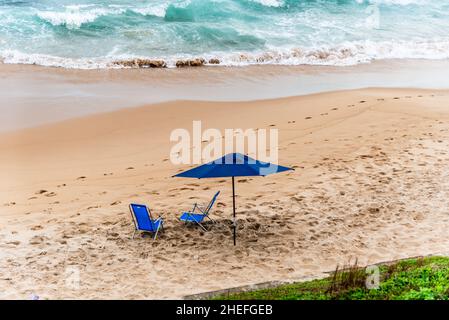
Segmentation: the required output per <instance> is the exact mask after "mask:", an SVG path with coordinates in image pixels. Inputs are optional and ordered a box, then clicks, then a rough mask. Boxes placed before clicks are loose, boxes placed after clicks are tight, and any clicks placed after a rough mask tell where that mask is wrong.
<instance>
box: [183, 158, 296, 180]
mask: <svg viewBox="0 0 449 320" xmlns="http://www.w3.org/2000/svg"><path fill="white" fill-rule="evenodd" d="M287 170H293V169H292V168H288V167H284V166H279V165H275V164H271V163H269V162H262V161H258V160H255V159H253V158H250V157H248V156H246V155H243V154H241V153H230V154H227V155H225V156H224V157H221V158H219V159H217V160H215V161H212V162H209V163H206V164H203V165H201V166H198V167H196V168H193V169H190V170H187V171H184V172H181V173H179V174H177V175H175V177H185V178H199V179H201V178H219V177H243V176H245V177H246V176H266V175H269V174H273V173H279V172H283V171H287Z"/></svg>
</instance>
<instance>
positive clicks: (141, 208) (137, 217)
mask: <svg viewBox="0 0 449 320" xmlns="http://www.w3.org/2000/svg"><path fill="white" fill-rule="evenodd" d="M129 209H130V210H131V214H132V216H133V221H134V225H135V227H136V229H137V230H147V231H154V223H153V220H152V219H151V213H150V211H149V210H148V208H147V206H145V205H143V204H135V203H131V204H130V205H129Z"/></svg>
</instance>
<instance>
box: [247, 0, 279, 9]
mask: <svg viewBox="0 0 449 320" xmlns="http://www.w3.org/2000/svg"><path fill="white" fill-rule="evenodd" d="M252 1H253V2H257V3H259V4H261V5H263V6H266V7H275V8H277V7H282V6H283V5H284V1H283V0H252Z"/></svg>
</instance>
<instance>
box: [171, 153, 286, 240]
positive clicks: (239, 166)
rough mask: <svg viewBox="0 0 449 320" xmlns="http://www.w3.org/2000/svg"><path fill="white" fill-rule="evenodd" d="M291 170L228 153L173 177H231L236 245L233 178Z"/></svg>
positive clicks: (239, 154) (242, 155)
mask: <svg viewBox="0 0 449 320" xmlns="http://www.w3.org/2000/svg"><path fill="white" fill-rule="evenodd" d="M287 170H293V169H292V168H288V167H284V166H280V165H277V164H272V163H269V162H263V161H259V160H256V159H253V158H251V157H248V156H247V155H244V154H241V153H230V154H227V155H225V156H223V157H221V158H218V159H217V160H214V161H211V162H209V163H206V164H203V165H201V166H198V167H195V168H193V169H190V170H187V171H184V172H181V173H178V174H177V175H175V176H174V177H183V178H197V179H202V178H223V177H232V204H233V214H234V215H233V216H234V223H233V229H234V245H235V244H236V222H235V183H234V177H249V176H266V175H269V174H274V173H279V172H283V171H287Z"/></svg>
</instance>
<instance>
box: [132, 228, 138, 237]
mask: <svg viewBox="0 0 449 320" xmlns="http://www.w3.org/2000/svg"><path fill="white" fill-rule="evenodd" d="M136 232H137V230H135V229H134V232H133V235H132V237H131V240H134V237H135V236H136Z"/></svg>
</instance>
